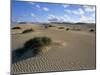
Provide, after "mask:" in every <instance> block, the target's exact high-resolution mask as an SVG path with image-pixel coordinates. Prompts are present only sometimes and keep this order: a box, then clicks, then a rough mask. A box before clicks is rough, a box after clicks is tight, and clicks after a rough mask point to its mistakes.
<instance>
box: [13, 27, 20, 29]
mask: <svg viewBox="0 0 100 75" xmlns="http://www.w3.org/2000/svg"><path fill="white" fill-rule="evenodd" d="M12 29H21V27H13V28H12Z"/></svg>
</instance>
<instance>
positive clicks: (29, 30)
mask: <svg viewBox="0 0 100 75" xmlns="http://www.w3.org/2000/svg"><path fill="white" fill-rule="evenodd" d="M33 31H34V30H33V29H26V30H24V31H23V32H22V33H23V34H24V33H29V32H33Z"/></svg>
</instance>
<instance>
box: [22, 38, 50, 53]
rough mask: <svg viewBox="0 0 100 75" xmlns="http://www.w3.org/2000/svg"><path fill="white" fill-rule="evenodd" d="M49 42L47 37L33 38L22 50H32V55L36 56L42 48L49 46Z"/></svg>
mask: <svg viewBox="0 0 100 75" xmlns="http://www.w3.org/2000/svg"><path fill="white" fill-rule="evenodd" d="M51 42H52V40H51V39H50V38H49V37H34V38H32V39H30V40H28V41H27V42H26V43H25V44H24V48H26V49H31V50H33V54H38V53H39V52H41V49H42V47H44V46H47V45H50V44H51Z"/></svg>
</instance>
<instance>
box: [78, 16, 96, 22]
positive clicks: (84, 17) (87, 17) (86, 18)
mask: <svg viewBox="0 0 100 75" xmlns="http://www.w3.org/2000/svg"><path fill="white" fill-rule="evenodd" d="M80 22H85V23H95V18H93V17H91V16H90V17H89V16H84V15H81V17H80Z"/></svg>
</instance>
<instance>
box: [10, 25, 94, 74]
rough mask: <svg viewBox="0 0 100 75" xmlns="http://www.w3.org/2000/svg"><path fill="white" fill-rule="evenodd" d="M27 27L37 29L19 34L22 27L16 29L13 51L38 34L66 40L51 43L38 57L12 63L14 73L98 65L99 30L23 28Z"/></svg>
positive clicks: (83, 67)
mask: <svg viewBox="0 0 100 75" xmlns="http://www.w3.org/2000/svg"><path fill="white" fill-rule="evenodd" d="M33 26H34V25H33ZM27 27H29V28H33V29H35V31H34V32H30V33H26V34H17V32H18V33H19V32H20V33H21V32H22V29H21V30H12V33H13V34H12V51H14V50H15V49H17V48H20V47H23V44H24V43H25V42H26V41H27V40H29V39H30V38H33V37H35V36H48V37H50V38H52V40H54V41H58V42H61V43H62V44H61V45H60V46H51V47H50V48H49V50H47V51H46V52H43V53H40V54H39V55H37V56H35V57H30V58H27V59H24V60H21V61H18V62H15V63H12V65H11V72H12V73H13V74H18V73H35V72H49V71H65V70H66V71H69V70H82V69H95V68H96V61H95V60H96V55H95V54H96V50H95V41H96V40H95V32H89V31H88V30H83V31H73V30H69V31H66V30H65V29H57V28H49V29H44V28H43V27H40V28H38V27H37V28H35V27H32V26H31V25H30V26H28V25H23V26H22V28H23V30H24V28H26V29H27ZM30 53H31V52H27V53H26V54H27V55H30ZM26 54H25V55H26Z"/></svg>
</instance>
